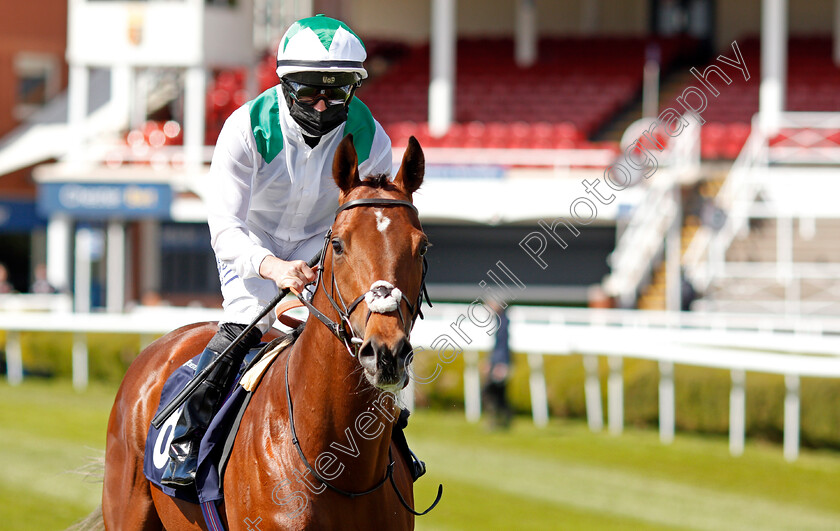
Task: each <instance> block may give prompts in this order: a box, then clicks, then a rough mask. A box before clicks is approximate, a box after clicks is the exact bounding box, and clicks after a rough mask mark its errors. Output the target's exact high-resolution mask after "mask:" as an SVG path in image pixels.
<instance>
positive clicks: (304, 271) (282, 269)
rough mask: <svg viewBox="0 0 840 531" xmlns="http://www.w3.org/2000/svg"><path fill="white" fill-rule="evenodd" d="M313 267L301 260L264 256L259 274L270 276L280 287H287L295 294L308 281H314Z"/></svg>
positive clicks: (264, 276)
mask: <svg viewBox="0 0 840 531" xmlns="http://www.w3.org/2000/svg"><path fill="white" fill-rule="evenodd" d="M315 269H317V267H316V268H314V269H313V268H310V267H309V266H308V265H306V262H304V261H303V260H293V261H291V262H287V261H285V260H281V259H279V258H277V257H274V256H266V257H265V258H264V259H263V261H262V262H261V263H260V276H261V277H263V278H270V279H271V280H273V281H274V283H275V284H277V287H278V288H280V289H285V288H289V289H291V290H292V291H293V292H295V293H296V294H300V293H302V292H303V289H304V288H305V287H306V285H307V284H309V283H310V282H314V281H315Z"/></svg>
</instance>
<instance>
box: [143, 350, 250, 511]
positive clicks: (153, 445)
mask: <svg viewBox="0 0 840 531" xmlns="http://www.w3.org/2000/svg"><path fill="white" fill-rule="evenodd" d="M264 346H265V345H260V346H258V347H256V348H254V349H252V350H251V352H249V353H248V355H247V356H246V357H245V361H244V362H243V363H242V366H241V367H240V369H239V374H238V375H237V377H236V383H234V385H233V390H232V391H231V392H230V394H229V395H228V397H227V398H226V399H225V402H224V404H223V405H222V407H221V409H220V410H219V412H218V413H216V416H215V417H214V418H213V421H212V422H211V423H210V426H209V427H208V428H207V432H206V433H205V434H204V437H203V438H202V439H201V444H200V446H199V453H198V469H197V471H196V478H195V484H194V485H191V486H188V487H184V488H178V489H173V488H171V487H166V486H163V485H161V484H160V479H161V477H162V476H163V471H164V470H166V465H167V464H168V463H169V443H170V442H172V436H173V431H174V429H175V423H176V422H177V421H178V418H179V417H180V416H181V409H178V410H177V411H176V412H175V413H173V414H172V415H171V416H170V417H169V418H168V419H167V421H166V422H165V423H164V424H162V425H161V427H160V429H157V428H155V427H154V426H151V425H150V426H149V431H148V434H147V435H146V452H145V455H144V458H143V473H144V474H145V475H146V478H147V479H148V480H149V481H151V482H152V483H153V484H154V485H155V486H157V487H158V488H160V489H161V490H162V491H163V492H164V493H166V494H168V495H169V496H174V497H175V498H179V499H181V500H185V501H188V502H191V503H204V502H208V501H215V500H220V499H222V497H223V495H222V476H223V474H224V467H225V464H226V462H227V457H228V456H229V455H230V452H229V449H230V447H231V446H232V444H233V439H234V437H235V436H236V431H235V430H237V429H238V427H239V422H238V421H239V419H240V418H241V415H242V412H243V411H244V410H245V407H246V406H247V405H248V402H249V401H250V397H251V393H250V392H248V391H246V390H245V389H243V388H242V386H240V385H238V382H239V379H240V378H241V377H242V373H243V372H244V369H245V367H247V366H248V365H249V364H250V362H251V361H252V360H253V359H254V358H255V357H256V356H257V354H259V352H260V351H261V350H262V349H263V347H264ZM200 356H201V354H198V355H197V356H195V357H194V358H192V359H191V360H189V361H187V362H186V363H184V364H183V365H181V366H180V367H179V368H178V369H176V370H175V372H173V373H172V374H171V375H170V376H169V379H167V380H166V382H165V383H164V384H163V390H162V391H161V396H160V404H158V411H160V410H161V409H162V408H163V407H164V406H165V405H166V404H168V403H169V401H170V400H171V399H172V398H174V397H175V396H176V395H177V394H178V393H179V392H180V391H181V389H183V388H184V387H186V385H187V383H189V381H190V380H191V379H192V377H193V375H194V374H195V368H196V366H197V363H198V358H199V357H200ZM156 413H157V412H156Z"/></svg>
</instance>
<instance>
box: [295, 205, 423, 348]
mask: <svg viewBox="0 0 840 531" xmlns="http://www.w3.org/2000/svg"><path fill="white" fill-rule="evenodd" d="M362 206H373V207H394V206H401V207H406V208H409V209H411V210H412V211H413V212H414V213H415V214H417V207H415V206H414V204H413V203H411V202H409V201H403V200H401V199H386V198H367V199H354V200H352V201H347V202H346V203H344V204H342V205H341V206H339V207H338V209H337V210H336V211H335V215H336V217H338V214H340V213H341V212H343V211H345V210H348V209H351V208H356V207H362ZM331 240H332V229H330V230H328V231H327V234H326V236H324V247H323V249H322V250H321V259H320V261H319V263H318V266H319V267H318V273H317V277H316V279H315V292H317V291H318V289H319V288H322V289H323V291H324V295H326V297H327V300H328V301H329V303H330V305H331V306H332V307H333V309H334V310H335V311H336V313H338V315H339V322H335V321H333V320H332V319H330V318H329V317H327V316H326V315H324V313H323V312H321V311H320V310H318V309H317V308H315V306H313V305H312V303H311V302H309V301H308V300H306V298H305V297H303V296H298V299H299V300H300V301H301V302H302V303H303V305H304V306H306V307H307V309H308V310H309V313H310V314H311V315H314V316H315V318H316V319H318V320H319V321H321V322H322V323H323V324H324V325H325V326H326V327H327V328H328V329H329V330H330V332H332V333H333V335H334V336H335V337H337V338H338V339H339V341H341V342H342V343H344V346H345V347H346V348H347V352H348V353H350V355H351V356H354V357H355V356H357V355H358V345H361V344H362V342H363V340H362V338H361V337H359V335H358V334H357V333H356V331H355V330H354V329H353V324H352V323H351V322H350V315H351V314H352V313H353V311H354V310H355V309H356V308H357V307H358V306H359V304H360V303H361V302H362V301H363V300H366V298H368V299H370V298H376V297H378V298H382V297H385V296H388V295H391V294H393V293H394V291H396V292H398V295H399V297H398V298H399V301H398V304H397V307H396V310H397V311H398V312H399V316H400V322H401V323H402V325H403V330H404V331H405V333H406V335H410V333H411V328H413V327H414V322H415V321H416V320H417V318H418V317H420V318H421V319H422V318H423V312H422V311H421V309H420V306H421V304H422V303H423V299H424V298H425V300H426V303H427V304H428V305H429V306H431V305H432V301H431V300H430V299H429V292H428V291H427V290H426V272H427V271H428V269H429V263H428V261H427V260H426V257H425V256H423V271H422V274H421V277H420V292H419V293H418V294H417V300H415V301H414V303H413V304H412V302H411V301H410V300H409V299H408V297H406V296H405V293H403V292H402V291H400V290H395V289H394V290H391V291H390V292H389V293H387V294H386V293H385V291H387V290H388V288H387V287H386V286H379V287H377V288H372V289H371V290H368V291H366V292H365V293H362V294H361V295H359V296H358V297H356V298H355V299H354V300H353V301H352V302H351V303H350V304H349V305H348V304H347V303H345V302H344V297H343V296H342V295H341V290H340V289H339V288H338V283H336V280H335V267H334V264H333V267H331V268H330V285H331V287H332V292H333V293H334V294H335V295H336V297H337V298H338V301H336V300H335V299H336V297H333V295H331V294H330V292H329V291H328V290H327V289H326V286H325V284H324V276H323V271H324V263H325V261H326V257H327V247H328V246H329V244H330V241H331ZM332 257H333V261H334V260H335V255H332ZM313 295H314V293H313ZM403 302H404V303H405V305H406V306H407V307H408V313H409V315H410V316H411V323H410V325H409V323H407V322H406V319H405V315H404V314H403V310H402V303H403ZM339 304H340V306H339ZM371 313H372V312H371V309H370V307H368V312H367V316H366V317H365V323H367V322H368V321H369V320H370V316H371ZM406 328H408V329H407V330H406Z"/></svg>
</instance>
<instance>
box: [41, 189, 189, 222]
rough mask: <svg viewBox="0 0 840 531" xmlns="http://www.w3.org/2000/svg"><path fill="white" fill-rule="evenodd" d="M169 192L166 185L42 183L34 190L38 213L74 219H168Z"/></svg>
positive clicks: (170, 203) (170, 196) (170, 193)
mask: <svg viewBox="0 0 840 531" xmlns="http://www.w3.org/2000/svg"><path fill="white" fill-rule="evenodd" d="M171 206H172V189H171V188H170V187H169V185H167V184H116V183H114V184H110V183H45V184H41V185H40V186H39V187H38V212H40V213H41V214H43V215H45V216H48V215H50V214H55V213H64V214H70V215H72V216H73V217H76V218H86V219H105V218H114V217H119V218H124V219H137V218H159V219H168V218H169V217H170V215H169V212H170V207H171Z"/></svg>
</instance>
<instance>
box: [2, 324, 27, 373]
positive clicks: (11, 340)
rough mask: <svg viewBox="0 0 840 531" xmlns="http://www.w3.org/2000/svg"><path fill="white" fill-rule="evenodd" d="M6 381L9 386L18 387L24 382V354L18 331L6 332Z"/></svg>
mask: <svg viewBox="0 0 840 531" xmlns="http://www.w3.org/2000/svg"><path fill="white" fill-rule="evenodd" d="M6 379H7V380H8V382H9V385H18V384H20V383H21V382H22V381H23V354H22V353H21V348H20V332H18V331H17V330H9V331H7V332H6Z"/></svg>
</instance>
